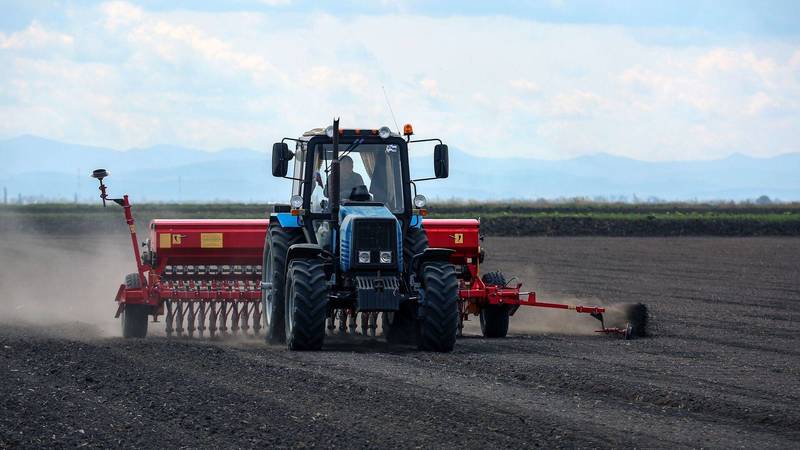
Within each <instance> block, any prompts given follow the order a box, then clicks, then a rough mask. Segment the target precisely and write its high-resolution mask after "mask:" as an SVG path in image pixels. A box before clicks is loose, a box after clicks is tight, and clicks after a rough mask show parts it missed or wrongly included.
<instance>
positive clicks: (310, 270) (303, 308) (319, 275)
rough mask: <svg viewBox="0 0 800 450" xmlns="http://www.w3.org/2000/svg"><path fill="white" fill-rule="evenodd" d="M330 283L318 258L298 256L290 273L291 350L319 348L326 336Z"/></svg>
mask: <svg viewBox="0 0 800 450" xmlns="http://www.w3.org/2000/svg"><path fill="white" fill-rule="evenodd" d="M327 313H328V284H327V276H326V275H325V268H324V266H323V264H322V262H321V261H318V260H316V259H295V260H292V261H291V262H290V263H289V271H288V274H287V277H286V319H285V324H286V344H287V345H288V346H289V350H319V349H321V348H322V343H323V341H324V340H325V319H326V317H327Z"/></svg>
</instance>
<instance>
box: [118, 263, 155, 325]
mask: <svg viewBox="0 0 800 450" xmlns="http://www.w3.org/2000/svg"><path fill="white" fill-rule="evenodd" d="M125 287H126V288H128V289H139V288H141V287H142V284H141V283H140V282H139V274H138V273H129V274H128V275H126V276H125ZM151 309H152V308H150V306H148V305H130V304H126V305H124V306H123V307H122V314H121V315H120V323H121V324H122V337H124V338H126V339H129V338H144V337H147V317H148V316H149V315H150V311H151Z"/></svg>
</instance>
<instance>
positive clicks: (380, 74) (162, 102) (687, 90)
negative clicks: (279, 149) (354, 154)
mask: <svg viewBox="0 0 800 450" xmlns="http://www.w3.org/2000/svg"><path fill="white" fill-rule="evenodd" d="M3 10H4V14H2V15H1V16H0V64H2V66H3V67H4V70H3V71H2V72H0V139H10V138H14V137H17V136H20V135H26V134H30V135H36V136H42V137H45V138H49V139H54V140H58V141H62V142H73V143H77V144H82V145H96V146H104V147H110V148H115V149H125V148H131V147H149V146H153V145H173V146H185V147H194V148H201V149H206V150H217V149H222V148H253V149H258V150H264V149H266V148H268V147H269V146H270V144H271V143H272V142H273V141H275V140H276V139H279V138H281V137H283V136H295V135H298V134H299V133H302V132H303V131H305V130H307V129H309V128H312V127H317V126H320V125H324V124H326V123H328V122H329V121H330V119H331V118H332V117H333V116H334V115H336V116H341V117H342V118H343V124H346V125H349V126H354V127H364V126H380V125H392V126H393V122H392V118H391V116H390V114H389V112H388V108H387V107H386V102H385V100H384V95H383V90H382V87H385V89H386V91H387V93H388V94H389V97H390V99H391V102H392V106H393V108H394V111H395V112H396V114H397V120H398V122H400V124H401V125H402V123H404V122H412V123H413V124H414V127H415V130H417V132H418V134H419V135H421V136H422V135H424V136H439V137H442V138H444V139H446V140H447V141H448V143H449V144H451V145H452V146H454V147H457V148H460V149H462V150H463V151H465V152H467V153H469V154H472V155H475V156H482V157H486V156H504V157H510V156H515V155H518V156H523V157H527V158H540V159H566V158H572V157H576V156H580V155H587V154H596V153H600V152H604V153H609V154H613V155H619V156H626V157H630V158H635V159H639V160H655V161H658V160H693V159H702V160H707V159H716V158H722V157H725V156H728V155H730V154H733V153H741V154H745V155H749V156H757V157H767V156H774V155H778V154H784V153H791V152H797V151H800V148H799V146H798V139H797V136H800V20H798V19H800V3H798V2H794V1H777V0H776V1H759V2H748V1H727V2H719V1H707V0H698V1H674V2H665V3H661V4H656V3H653V2H641V1H639V2H637V1H612V0H607V1H602V0H601V1H569V0H563V1H561V0H550V1H541V2H513V1H506V2H503V1H501V2H491V4H480V5H478V4H469V5H466V6H465V5H462V4H461V2H455V1H444V2H436V3H433V4H431V3H430V2H423V1H398V2H359V1H344V2H342V1H338V2H322V3H320V2H311V1H306V0H261V1H255V0H252V1H249V0H241V1H237V2H225V4H221V3H219V2H212V1H182V0H177V1H173V2H156V1H150V0H146V1H130V2H125V1H111V2H94V1H88V2H70V1H46V2H45V1H32V2H30V1H26V2H22V1H12V2H8V3H6V4H5V6H4V8H3Z"/></svg>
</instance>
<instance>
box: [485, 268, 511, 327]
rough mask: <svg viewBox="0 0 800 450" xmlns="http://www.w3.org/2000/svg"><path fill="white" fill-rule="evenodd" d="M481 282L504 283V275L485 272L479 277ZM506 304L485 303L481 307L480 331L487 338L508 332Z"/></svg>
mask: <svg viewBox="0 0 800 450" xmlns="http://www.w3.org/2000/svg"><path fill="white" fill-rule="evenodd" d="M481 279H482V280H483V283H484V284H486V285H490V286H500V287H503V286H505V285H506V277H505V276H504V275H503V273H502V272H487V273H485V274H484V275H483V277H481ZM508 316H509V306H508V305H487V306H486V307H484V308H481V333H483V337H487V338H502V337H506V335H507V334H508Z"/></svg>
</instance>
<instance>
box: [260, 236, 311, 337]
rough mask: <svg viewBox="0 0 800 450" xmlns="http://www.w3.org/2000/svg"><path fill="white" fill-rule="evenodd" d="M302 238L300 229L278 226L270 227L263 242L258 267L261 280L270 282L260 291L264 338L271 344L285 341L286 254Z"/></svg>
mask: <svg viewBox="0 0 800 450" xmlns="http://www.w3.org/2000/svg"><path fill="white" fill-rule="evenodd" d="M302 240H303V233H302V232H301V231H299V230H288V229H284V228H281V227H279V226H271V227H269V232H268V233H267V238H266V242H265V243H264V262H263V265H262V266H261V269H262V272H261V273H262V278H263V281H265V282H268V283H272V288H271V289H266V290H264V289H262V290H261V307H262V309H263V311H264V315H263V317H264V327H265V328H266V329H267V332H266V333H265V334H264V340H265V341H267V343H270V344H279V343H283V342H285V339H286V331H285V327H284V316H285V304H286V299H285V297H284V295H285V290H286V287H285V286H286V254H287V252H288V251H289V247H291V246H292V245H294V244H297V243H299V242H302Z"/></svg>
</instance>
